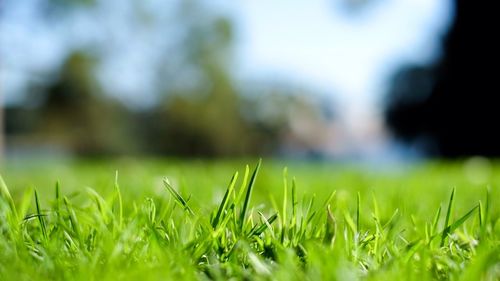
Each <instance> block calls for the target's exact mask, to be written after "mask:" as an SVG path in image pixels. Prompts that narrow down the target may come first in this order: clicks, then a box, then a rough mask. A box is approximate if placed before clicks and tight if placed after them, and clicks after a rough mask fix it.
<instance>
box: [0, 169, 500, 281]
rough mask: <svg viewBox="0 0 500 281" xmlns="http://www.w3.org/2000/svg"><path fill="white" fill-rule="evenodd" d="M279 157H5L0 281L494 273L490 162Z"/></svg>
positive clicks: (497, 249)
mask: <svg viewBox="0 0 500 281" xmlns="http://www.w3.org/2000/svg"><path fill="white" fill-rule="evenodd" d="M285 164H286V163H284V162H279V161H272V160H266V161H264V162H263V163H262V166H261V162H260V161H259V162H258V164H256V165H255V166H254V167H248V166H246V167H245V165H244V163H241V162H239V161H216V162H210V161H208V162H207V161H195V160H191V161H178V160H170V161H164V160H147V161H145V160H144V161H135V160H120V161H100V162H92V161H78V162H74V163H73V162H71V163H46V162H36V161H34V162H33V161H32V162H29V163H28V162H11V163H10V165H9V166H8V167H5V168H3V169H2V170H1V173H2V177H3V178H1V177H0V280H124V279H127V280H138V279H139V280H189V279H197V280H199V279H201V280H228V279H233V280H419V281H421V280H499V279H500V240H499V238H500V223H498V221H499V217H500V208H499V207H498V198H500V197H499V195H500V194H499V188H498V183H500V173H499V172H500V166H499V165H498V164H495V163H493V164H492V167H491V171H490V173H488V174H487V175H486V176H484V173H483V174H481V171H479V172H477V171H476V174H475V173H474V171H473V172H472V173H471V171H469V170H467V168H466V166H465V168H464V165H462V163H460V162H454V163H427V164H420V165H414V166H409V167H403V166H398V167H387V169H385V170H382V169H381V168H380V167H378V168H376V169H375V168H373V167H372V168H368V169H367V168H359V167H351V166H348V165H334V164H326V163H304V162H289V163H288V164H289V165H288V168H287V169H284V170H283V168H284V167H285ZM116 170H118V172H116ZM478 173H479V174H478ZM231 175H232V177H231ZM289 175H293V176H294V177H291V176H289ZM478 175H480V176H478Z"/></svg>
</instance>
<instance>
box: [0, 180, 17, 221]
mask: <svg viewBox="0 0 500 281" xmlns="http://www.w3.org/2000/svg"><path fill="white" fill-rule="evenodd" d="M0 195H1V196H2V197H3V198H4V200H6V201H7V203H8V204H9V207H10V210H11V211H12V213H13V214H14V218H15V219H16V222H17V221H18V216H17V210H16V205H15V204H14V200H13V199H12V196H10V192H9V189H8V188H7V184H6V183H5V181H4V180H3V178H2V175H0Z"/></svg>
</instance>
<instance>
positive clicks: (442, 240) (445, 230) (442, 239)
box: [440, 188, 455, 247]
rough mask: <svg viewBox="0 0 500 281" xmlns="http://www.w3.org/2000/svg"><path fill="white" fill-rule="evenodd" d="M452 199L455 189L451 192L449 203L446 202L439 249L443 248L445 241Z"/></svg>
mask: <svg viewBox="0 0 500 281" xmlns="http://www.w3.org/2000/svg"><path fill="white" fill-rule="evenodd" d="M454 197H455V188H453V190H452V191H451V196H450V201H449V202H448V210H447V211H446V219H445V221H444V230H443V234H442V236H441V243H440V247H443V246H444V240H445V239H446V237H447V235H448V231H447V229H448V226H449V222H450V217H451V212H452V209H453V200H454Z"/></svg>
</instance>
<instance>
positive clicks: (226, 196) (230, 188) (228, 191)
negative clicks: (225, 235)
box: [212, 172, 238, 229]
mask: <svg viewBox="0 0 500 281" xmlns="http://www.w3.org/2000/svg"><path fill="white" fill-rule="evenodd" d="M237 179H238V172H236V173H234V174H233V176H232V178H231V181H229V185H228V187H227V189H226V193H225V194H224V197H223V198H222V201H221V203H220V204H219V208H218V210H217V214H216V215H215V218H214V220H213V221H212V227H213V228H214V229H216V228H217V226H218V225H219V222H220V219H221V217H222V214H223V212H224V211H225V210H226V207H227V204H228V202H229V196H231V193H233V191H234V186H235V184H236V180H237Z"/></svg>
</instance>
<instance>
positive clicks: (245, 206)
mask: <svg viewBox="0 0 500 281" xmlns="http://www.w3.org/2000/svg"><path fill="white" fill-rule="evenodd" d="M261 163H262V159H260V160H259V162H258V163H257V166H256V167H255V170H254V171H253V174H252V177H251V178H250V182H249V183H248V187H247V192H246V195H245V201H244V202H243V208H242V210H241V213H240V220H239V221H240V230H243V225H244V223H245V217H246V214H247V210H248V206H249V205H250V197H251V196H252V190H253V186H254V184H255V180H256V179H257V175H258V173H259V169H260V165H261Z"/></svg>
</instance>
